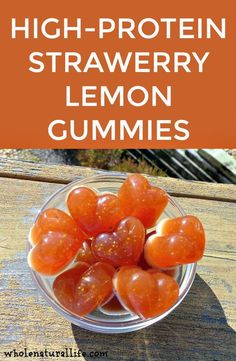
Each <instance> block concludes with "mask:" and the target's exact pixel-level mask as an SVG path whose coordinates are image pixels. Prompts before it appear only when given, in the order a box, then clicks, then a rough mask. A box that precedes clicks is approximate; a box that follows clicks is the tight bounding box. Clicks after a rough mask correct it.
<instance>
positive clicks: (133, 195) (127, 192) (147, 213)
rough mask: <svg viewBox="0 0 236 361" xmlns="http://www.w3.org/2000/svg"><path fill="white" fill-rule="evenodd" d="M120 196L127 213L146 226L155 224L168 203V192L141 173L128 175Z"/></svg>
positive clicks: (119, 193) (122, 206)
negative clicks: (152, 183) (150, 181)
mask: <svg viewBox="0 0 236 361" xmlns="http://www.w3.org/2000/svg"><path fill="white" fill-rule="evenodd" d="M118 198H119V199H120V202H121V208H122V210H123V211H124V213H125V215H126V216H134V217H136V218H138V219H139V220H140V221H141V222H142V223H143V225H144V226H145V228H150V227H153V226H154V225H155V223H156V221H157V219H158V218H159V216H160V215H161V213H162V212H163V211H164V209H165V207H166V205H167V203H168V196H167V193H166V192H165V191H164V190H163V189H160V188H157V187H154V186H152V185H151V184H150V183H149V182H148V180H147V179H146V178H145V177H144V176H142V175H141V174H132V175H129V176H128V178H127V179H126V180H125V181H124V183H123V184H122V186H121V187H120V189H119V192H118Z"/></svg>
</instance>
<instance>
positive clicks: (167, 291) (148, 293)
mask: <svg viewBox="0 0 236 361" xmlns="http://www.w3.org/2000/svg"><path fill="white" fill-rule="evenodd" d="M114 287H115V289H116V292H117V295H118V298H119V300H120V301H121V303H122V304H123V305H124V306H125V307H126V308H128V309H129V310H130V311H131V312H133V313H136V314H137V315H139V316H140V317H141V318H150V317H156V316H158V315H160V314H162V313H163V312H165V311H167V310H168V309H169V308H170V307H171V306H172V305H173V304H174V303H175V302H176V300H177V299H178V294H179V287H178V284H177V282H176V281H175V280H174V279H173V278H172V277H170V276H168V275H166V274H164V273H158V272H156V273H150V272H148V271H144V270H142V269H141V268H138V267H135V268H132V267H126V268H123V269H122V268H121V269H120V271H119V272H118V273H117V274H116V276H115V278H114Z"/></svg>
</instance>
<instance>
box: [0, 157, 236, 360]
mask: <svg viewBox="0 0 236 361" xmlns="http://www.w3.org/2000/svg"><path fill="white" fill-rule="evenodd" d="M96 173H97V171H95V170H91V169H86V168H80V167H69V166H53V165H52V166H49V165H39V164H33V163H27V162H20V161H17V162H16V161H4V160H1V161H0V255H1V256H0V257H1V258H0V307H1V309H0V317H1V322H0V352H1V355H0V360H5V359H6V358H5V357H4V354H3V352H4V351H11V350H12V349H14V348H15V349H16V350H17V351H22V350H23V349H24V348H25V347H26V348H27V349H28V352H29V351H36V350H37V351H40V350H44V349H45V348H47V349H48V350H62V349H64V348H66V347H67V348H70V347H71V348H73V349H76V348H77V347H78V348H80V349H82V350H83V351H84V352H86V353H87V356H85V357H84V358H83V357H82V359H85V360H90V359H91V360H92V359H93V360H94V358H91V357H90V356H89V352H90V351H98V352H100V351H101V352H104V351H105V352H106V351H107V352H108V357H107V358H106V357H100V360H109V361H113V360H114V361H118V360H133V361H138V360H140V361H144V360H158V361H159V360H160V361H176V360H180V361H195V360H196V361H208V360H209V361H235V360H236V333H235V330H236V312H235V311H236V186H234V185H220V184H208V183H202V182H197V183H196V182H186V181H182V180H176V179H171V178H158V179H155V182H156V183H157V184H159V185H160V186H162V187H164V188H165V189H166V190H167V191H168V192H169V193H170V194H172V195H173V196H174V197H176V198H178V201H179V202H180V204H181V205H182V207H183V208H184V209H185V211H186V212H188V213H191V214H194V215H196V216H198V217H199V218H200V219H201V220H202V222H203V223H204V226H205V229H206V235H207V247H206V252H205V257H204V259H203V260H202V261H201V262H200V263H199V266H198V272H197V276H196V279H195V282H194V284H193V286H192V289H191V291H190V292H189V294H188V296H187V297H186V299H185V300H184V301H183V303H182V304H181V305H180V306H179V307H178V308H177V309H176V310H175V312H174V313H173V314H172V315H170V316H168V317H167V318H166V319H165V320H164V321H162V322H161V323H158V324H155V325H153V326H151V327H149V328H146V329H144V330H141V331H138V332H135V333H130V334H124V335H102V334H96V333H92V332H89V331H86V330H83V329H80V328H78V327H76V326H73V325H71V324H70V323H69V322H67V321H66V320H64V319H63V318H62V317H61V316H59V315H58V314H57V313H56V312H55V311H54V310H53V309H52V308H51V307H49V306H48V305H47V303H46V302H45V300H44V299H43V298H42V297H41V296H40V295H39V294H38V292H37V290H36V289H35V286H34V284H33V282H32V280H31V276H30V272H29V269H28V267H27V263H26V237H27V234H28V231H29V227H30V225H31V223H32V221H33V218H34V216H35V214H36V212H37V210H38V208H39V207H41V205H42V204H43V202H44V201H45V200H46V199H47V198H48V196H49V195H50V194H51V193H53V192H54V191H56V190H57V189H59V188H60V187H62V186H63V184H65V183H68V182H69V181H71V180H73V179H75V178H80V177H86V176H89V175H93V174H96ZM14 359H16V360H17V359H19V360H20V359H22V358H14ZM30 359H31V358H28V360H30ZM32 359H33V358H32ZM62 359H63V358H54V360H62ZM67 359H68V358H67ZM69 359H73V358H69ZM37 360H46V358H43V357H41V358H37Z"/></svg>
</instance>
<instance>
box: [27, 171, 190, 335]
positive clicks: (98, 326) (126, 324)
mask: <svg viewBox="0 0 236 361" xmlns="http://www.w3.org/2000/svg"><path fill="white" fill-rule="evenodd" d="M125 178H126V176H125V175H124V174H120V173H111V174H109V175H107V174H101V175H98V176H94V177H89V178H85V179H82V180H76V181H74V182H72V183H69V184H68V185H66V186H64V187H63V188H61V189H60V190H58V191H57V192H55V193H54V194H53V195H52V196H51V197H50V198H49V199H48V200H47V201H46V203H45V204H44V205H43V207H42V208H41V209H40V210H39V213H40V212H42V211H44V210H45V209H47V208H59V209H62V210H64V211H66V202H65V200H66V197H67V195H68V194H69V192H70V191H71V190H72V189H74V188H76V187H78V186H87V187H91V188H93V189H95V190H96V191H98V192H100V193H102V192H111V193H117V191H118V189H119V188H120V186H121V184H122V183H123V182H124V180H125ZM184 214H185V213H184V211H183V209H182V208H181V207H180V206H179V205H178V204H177V202H176V201H175V200H173V199H172V198H171V197H169V203H168V206H167V207H166V209H165V211H164V213H163V214H162V216H161V217H160V219H159V221H160V220H161V219H163V218H166V217H168V218H173V217H178V216H182V215H184ZM36 220H37V217H36V219H35V221H36ZM31 248H32V245H31V243H30V240H29V239H28V251H30V249H31ZM72 264H73V262H72ZM70 266H71V265H70ZM70 266H69V267H70ZM69 267H68V268H69ZM31 273H32V277H33V280H34V282H35V284H36V286H37V288H38V290H39V291H40V292H41V294H42V295H43V297H44V298H45V299H46V300H47V302H48V303H49V304H50V305H51V306H52V307H53V308H54V309H55V310H56V311H57V312H58V313H59V314H60V315H62V316H63V317H65V318H66V319H67V320H68V321H70V322H71V323H73V324H75V325H78V326H80V327H82V328H85V329H88V330H90V331H96V332H102V333H124V332H131V331H136V330H139V329H142V328H144V327H147V326H150V325H152V324H153V323H155V322H158V321H161V320H162V319H163V318H165V317H166V316H167V315H168V314H169V313H171V312H172V311H173V310H174V309H175V308H176V307H177V306H178V305H179V304H180V303H181V302H182V300H183V299H184V297H185V296H186V294H187V293H188V291H189V289H190V287H191V285H192V283H193V280H194V277H195V273H196V263H194V264H188V265H184V266H181V267H179V270H178V275H177V277H176V279H177V282H178V283H179V287H180V293H179V298H178V300H177V302H176V303H175V304H174V305H173V306H172V307H171V308H170V309H169V310H168V311H166V312H164V313H163V314H161V315H159V316H157V317H154V318H150V319H146V320H143V319H140V318H139V317H138V316H136V315H131V314H130V313H128V312H127V311H121V312H114V313H112V312H111V313H110V312H108V313H107V312H102V310H96V311H95V312H93V313H91V314H89V315H87V316H84V317H79V316H77V315H75V314H73V313H72V312H70V311H68V310H67V309H65V308H64V307H63V306H62V305H61V304H59V302H58V301H57V300H56V298H55V296H54V294H53V291H52V282H53V280H54V277H44V276H41V275H40V274H38V273H37V272H34V271H33V270H31Z"/></svg>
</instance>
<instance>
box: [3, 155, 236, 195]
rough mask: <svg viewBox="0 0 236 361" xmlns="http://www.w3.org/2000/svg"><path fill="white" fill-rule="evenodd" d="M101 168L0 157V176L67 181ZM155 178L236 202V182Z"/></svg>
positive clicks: (172, 187)
mask: <svg viewBox="0 0 236 361" xmlns="http://www.w3.org/2000/svg"><path fill="white" fill-rule="evenodd" d="M101 172H102V171H101V170H96V169H91V168H85V167H76V166H61V165H46V164H36V163H30V162H23V161H15V160H5V159H1V158H0V177H9V178H18V179H20V178H21V179H31V180H36V181H37V180H38V181H47V182H50V183H61V184H66V183H68V182H70V181H72V180H74V179H75V178H82V177H88V176H93V175H96V174H100V173H101ZM153 182H154V183H157V184H158V185H159V186H161V187H163V188H165V189H166V191H167V192H169V193H170V194H172V195H175V196H184V197H191V198H202V199H217V200H219V201H228V202H236V186H235V185H232V184H227V185H226V184H213V183H206V182H194V181H183V180H180V179H174V178H170V177H159V178H153Z"/></svg>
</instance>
